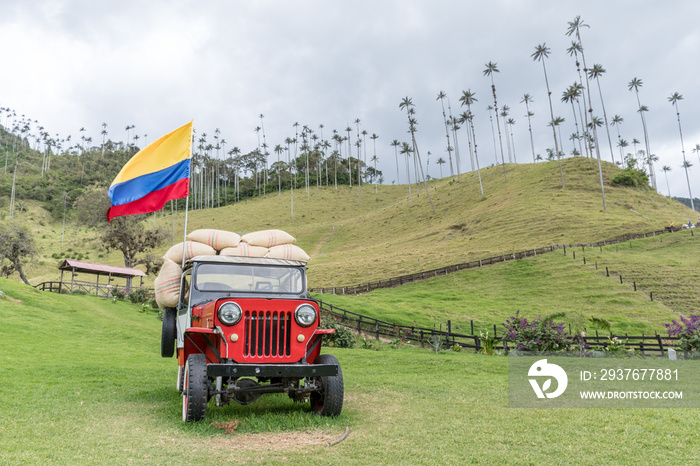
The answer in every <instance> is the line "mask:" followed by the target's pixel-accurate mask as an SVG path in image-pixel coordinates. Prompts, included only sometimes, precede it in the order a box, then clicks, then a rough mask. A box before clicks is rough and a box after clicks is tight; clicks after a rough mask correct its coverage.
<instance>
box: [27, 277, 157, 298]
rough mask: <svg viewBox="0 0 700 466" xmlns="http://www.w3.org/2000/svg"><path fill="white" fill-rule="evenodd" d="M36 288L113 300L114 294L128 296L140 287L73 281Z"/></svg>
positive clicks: (46, 283)
mask: <svg viewBox="0 0 700 466" xmlns="http://www.w3.org/2000/svg"><path fill="white" fill-rule="evenodd" d="M34 288H36V289H38V290H41V291H55V292H57V293H63V294H89V295H95V296H98V297H100V298H113V297H114V294H113V293H116V292H122V293H125V294H127V293H128V292H129V291H131V290H135V289H137V288H138V287H134V286H132V287H131V288H127V287H126V286H125V285H122V286H120V285H111V284H107V283H105V284H102V283H95V282H84V281H78V280H73V281H72V282H43V283H39V284H38V285H35V286H34ZM148 291H149V294H150V295H151V296H153V290H152V289H148Z"/></svg>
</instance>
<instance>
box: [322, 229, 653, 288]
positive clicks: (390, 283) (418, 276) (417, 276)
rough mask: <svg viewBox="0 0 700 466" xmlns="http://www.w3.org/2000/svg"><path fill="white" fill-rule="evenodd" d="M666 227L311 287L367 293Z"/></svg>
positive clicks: (627, 238)
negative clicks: (351, 282) (372, 279)
mask: <svg viewBox="0 0 700 466" xmlns="http://www.w3.org/2000/svg"><path fill="white" fill-rule="evenodd" d="M664 232H665V231H664V230H657V231H651V232H649V233H641V234H628V235H622V236H619V237H617V238H613V239H610V240H604V241H598V242H595V243H578V244H558V245H552V246H544V247H542V248H536V249H528V250H526V251H520V252H513V253H509V254H501V255H498V256H492V257H487V258H485V259H477V260H473V261H470V262H463V263H461V264H454V265H448V266H447V267H440V268H438V269H433V270H426V271H422V272H415V273H411V274H406V275H400V276H398V277H393V278H388V279H385V280H378V281H375V282H367V283H362V284H359V285H349V286H333V287H324V288H309V292H311V293H327V294H338V295H345V294H351V295H357V294H361V293H367V292H369V291H372V290H377V289H380V288H393V287H395V286H400V285H403V284H406V283H413V282H416V281H418V280H425V279H426V278H432V277H439V276H442V275H447V274H450V273H454V272H458V271H460V270H465V269H471V268H475V267H483V266H485V265H491V264H497V263H499V262H506V261H511V260H519V259H524V258H526V257H534V256H537V255H540V254H546V253H548V252H553V251H556V250H560V249H563V250H564V252H566V248H567V247H568V248H572V247H577V248H578V247H582V248H585V247H602V246H607V245H610V244H618V243H623V242H625V241H630V240H632V239H638V238H646V237H648V236H657V235H660V234H663V233H664Z"/></svg>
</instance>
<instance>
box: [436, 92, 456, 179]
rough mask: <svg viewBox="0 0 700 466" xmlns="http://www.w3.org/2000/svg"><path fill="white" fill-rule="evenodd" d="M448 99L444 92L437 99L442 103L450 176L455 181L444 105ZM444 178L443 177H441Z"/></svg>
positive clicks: (439, 93)
mask: <svg viewBox="0 0 700 466" xmlns="http://www.w3.org/2000/svg"><path fill="white" fill-rule="evenodd" d="M445 97H447V94H445V93H444V92H443V91H440V92H438V96H437V99H435V100H439V101H440V105H441V106H442V121H443V123H445V137H446V138H447V155H448V158H449V159H450V175H451V176H452V179H454V176H455V173H454V170H453V168H452V145H451V144H450V130H449V129H448V125H447V114H446V113H445V104H444V103H443V100H444V99H445ZM440 178H442V177H440Z"/></svg>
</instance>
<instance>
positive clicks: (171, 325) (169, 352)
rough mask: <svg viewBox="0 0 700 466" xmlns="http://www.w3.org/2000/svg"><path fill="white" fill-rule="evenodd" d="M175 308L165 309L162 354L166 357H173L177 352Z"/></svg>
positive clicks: (161, 343) (161, 336)
mask: <svg viewBox="0 0 700 466" xmlns="http://www.w3.org/2000/svg"><path fill="white" fill-rule="evenodd" d="M175 318H176V316H175V308H172V307H166V308H165V309H163V329H162V330H161V333H160V355H161V356H163V357H164V358H172V357H173V354H175V338H176V334H177V327H176V323H175Z"/></svg>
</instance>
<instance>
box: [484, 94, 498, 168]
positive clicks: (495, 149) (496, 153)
mask: <svg viewBox="0 0 700 466" xmlns="http://www.w3.org/2000/svg"><path fill="white" fill-rule="evenodd" d="M486 110H487V111H488V112H489V121H490V122H491V137H492V138H493V158H494V159H495V160H496V165H498V149H497V148H496V128H495V127H494V126H493V116H492V115H491V112H492V111H493V113H496V112H495V111H494V109H493V107H492V106H491V105H487V106H486ZM496 118H498V115H496Z"/></svg>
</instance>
